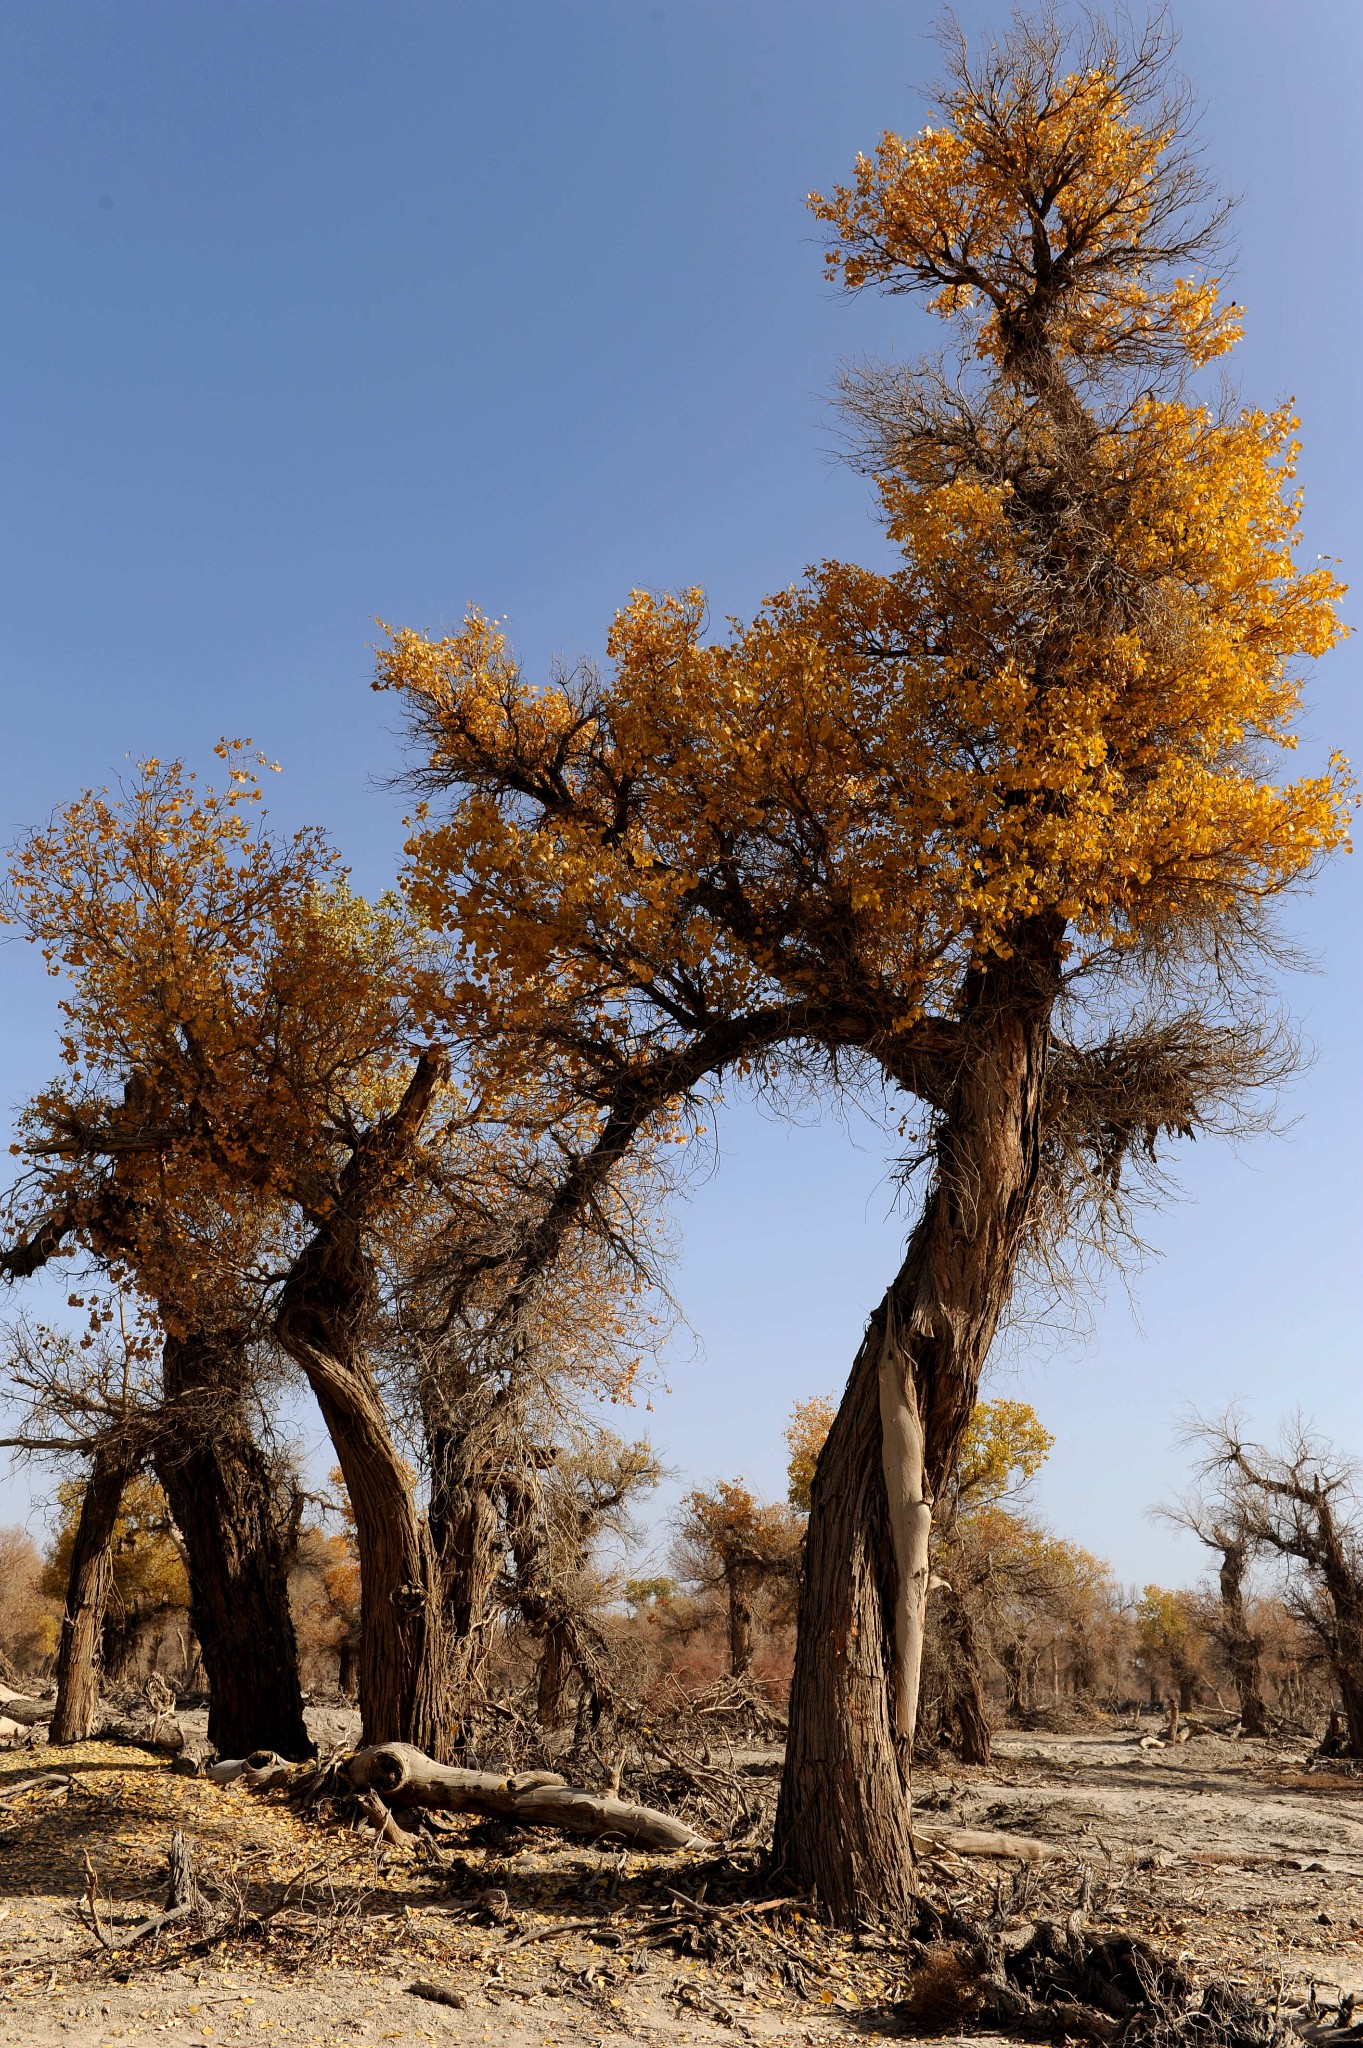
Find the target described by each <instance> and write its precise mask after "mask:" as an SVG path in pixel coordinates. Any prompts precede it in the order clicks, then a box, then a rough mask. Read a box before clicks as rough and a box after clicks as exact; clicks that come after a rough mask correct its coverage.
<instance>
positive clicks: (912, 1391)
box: [774, 924, 1059, 1927]
mask: <svg viewBox="0 0 1363 2048" xmlns="http://www.w3.org/2000/svg"><path fill="white" fill-rule="evenodd" d="M1058 937H1059V934H1058V932H1057V931H1056V929H1055V928H1054V927H1053V926H1051V925H1049V924H1047V925H1046V926H1044V927H1043V926H1038V927H1037V928H1036V929H1035V930H1034V931H1032V932H1030V933H1027V934H1024V935H1022V938H1021V940H1020V943H1019V945H1018V949H1017V951H1016V952H1015V954H1014V956H1013V958H1012V959H1011V960H1009V961H1007V962H1004V963H1001V964H1000V965H998V966H997V967H996V968H995V969H994V970H993V972H992V973H990V974H988V975H984V976H980V977H977V978H976V979H975V980H974V981H973V983H972V985H971V987H970V988H969V990H968V991H967V1004H966V1014H965V1018H964V1020H963V1026H962V1031H963V1043H962V1050H961V1055H960V1063H959V1067H958V1070H957V1077H956V1080H955V1084H954V1087H953V1089H952V1091H951V1094H950V1097H949V1099H948V1101H947V1102H945V1103H944V1104H943V1105H942V1111H941V1115H942V1124H941V1132H940V1136H939V1138H938V1142H937V1154H936V1156H937V1177H936V1181H935V1184H934V1186H933V1188H932V1191H931V1192H930V1194H929V1196H928V1198H927V1201H926V1203H925V1205H924V1210H923V1215H922V1218H921V1219H920V1221H919V1223H918V1225H917V1227H916V1229H915V1230H914V1232H913V1235H912V1237H911V1239H910V1241H909V1247H908V1252H907V1256H906V1257H905V1260H904V1264H903V1266H902V1268H901V1269H900V1272H899V1274H898V1276H897V1277H896V1279H895V1281H894V1284H893V1286H892V1287H891V1288H890V1290H889V1292H888V1294H887V1295H886V1296H885V1298H884V1300H883V1301H882V1302H881V1304H880V1306H879V1308H878V1309H877V1310H876V1312H875V1314H874V1315H873V1317H872V1318H871V1322H870V1326H869V1328H868V1330H867V1333H866V1336H865V1338H864V1340H863V1342H862V1346H861V1349H860V1351H859V1352H858V1354H857V1360H856V1364H855V1365H854V1367H853V1369H852V1376H851V1378H850V1380H849V1382H848V1386H847V1391H846V1393H845V1394H844V1396H843V1401H842V1406H841V1408H840V1410H839V1412H838V1416H837V1418H836V1420H835V1422H834V1424H833V1428H832V1429H831V1431H830V1432H829V1436H828V1441H827V1443H826V1444H825V1446H824V1449H823V1452H822V1454H821V1456H820V1459H819V1464H818V1469H817V1471H816V1474H815V1479H814V1486H813V1493H812V1502H811V1510H810V1519H809V1533H808V1537H807V1539H806V1554H805V1572H804V1580H803V1585H802V1592H801V1602H800V1619H799V1630H798V1635H797V1639H796V1654H795V1675H794V1681H793V1684H792V1688H791V1703H790V1734H789V1739H788V1742H787V1748H786V1764H785V1770H784V1773H783V1776H782V1781H781V1795H780V1802H779V1805H778V1809H777V1816H776V1836H775V1844H774V1849H775V1856H776V1860H777V1862H778V1863H779V1864H780V1865H781V1867H782V1868H783V1869H784V1871H785V1873H786V1875H787V1877H788V1878H790V1879H791V1880H792V1881H793V1882H794V1883H795V1884H797V1885H798V1886H799V1887H800V1888H801V1889H802V1890H809V1891H816V1892H817V1894H818V1898H819V1901H820V1904H821V1905H822V1907H823V1909H824V1910H825V1911H826V1912H827V1913H828V1914H829V1915H830V1916H831V1917H832V1918H833V1919H834V1921H835V1922H837V1923H838V1924H840V1925H842V1926H845V1927H854V1926H856V1925H857V1924H858V1923H859V1922H860V1921H861V1920H862V1919H865V1918H868V1917H870V1918H884V1917H886V1916H889V1917H891V1918H895V1919H898V1918H902V1917H904V1916H905V1915H906V1914H907V1912H908V1910H909V1906H910V1902H911V1899H912V1895H913V1871H912V1867H911V1857H910V1839H911V1830H910V1802H909V1789H908V1763H909V1758H910V1756H911V1754H912V1745H913V1735H914V1731H915V1726H916V1718H917V1705H918V1687H919V1676H920V1670H921V1661H922V1644H923V1625H924V1618H925V1615H926V1603H927V1596H928V1585H929V1575H928V1546H929V1539H930V1535H931V1521H932V1502H933V1499H934V1497H935V1496H936V1495H937V1494H939V1493H940V1492H941V1490H942V1487H943V1485H944V1483H945V1481H946V1480H947V1478H948V1477H949V1475H950V1472H951V1470H952V1467H953V1464H954V1462H955V1459H956V1456H957V1452H958V1450H959V1446H960V1442H961V1438H962V1436H963V1434H964V1431H965V1428H966V1425H967V1424H968V1422H969V1420H970V1415H971V1412H972V1410H973V1408H974V1405H975V1400H976V1395H977V1391H978V1387H979V1377H980V1371H981V1368H982V1367H983V1365H984V1361H985V1358H986V1357H987V1355H988V1351H989V1346H990V1344H991V1342H992V1340H993V1336H994V1332H995V1329H996V1327H997V1325H998V1320H999V1316H1000V1315H1001V1313H1002V1312H1003V1310H1004V1308H1005V1307H1006V1306H1007V1303H1008V1299H1009V1295H1010V1293H1011V1290H1012V1285H1013V1277H1014V1271H1015V1268H1016V1264H1017V1258H1018V1253H1019V1249H1020V1245H1021V1242H1022V1237H1023V1232H1024V1230H1025V1227H1026V1223H1027V1217H1028V1210H1029V1206H1030V1203H1031V1198H1032V1193H1033V1190H1034V1188H1035V1184H1036V1177H1037V1171H1038V1167H1039V1162H1040V1140H1041V1114H1042V1091H1043V1084H1044V1075H1045V1061H1046V1050H1047V1044H1048V1040H1049V1019H1050V1011H1051V1007H1052V1004H1053V1002H1054V999H1055V993H1056V987H1057V947H1058Z"/></svg>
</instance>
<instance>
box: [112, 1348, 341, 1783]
mask: <svg viewBox="0 0 1363 2048" xmlns="http://www.w3.org/2000/svg"><path fill="white" fill-rule="evenodd" d="M162 1379H163V1385H164V1389H165V1397H166V1401H167V1404H168V1408H169V1411H170V1415H171V1419H172V1420H173V1422H174V1424H175V1426H174V1428H173V1429H171V1430H169V1431H166V1432H164V1433H162V1434H161V1436H160V1437H159V1438H158V1441H157V1445H156V1448H155V1450H154V1453H153V1460H152V1462H153V1464H154V1467H155V1470H156V1476H157V1478H158V1479H159V1480H160V1482H161V1485H162V1487H163V1488H164V1489H165V1495H166V1499H167V1501H168V1502H169V1503H170V1511H171V1513H172V1515H173V1516H174V1518H175V1525H176V1527H177V1528H178V1530H179V1532H180V1536H181V1539H182V1541H183V1543H184V1547H185V1558H186V1564H187V1567H188V1572H189V1597H190V1614H191V1617H192V1619H193V1623H194V1633H195V1635H196V1636H197V1637H198V1639H199V1652H200V1655H201V1656H202V1658H203V1665H204V1670H205V1672H206V1673H207V1676H208V1739H209V1741H210V1742H211V1743H212V1744H213V1745H214V1747H215V1748H216V1749H217V1750H218V1752H219V1753H220V1754H221V1755H223V1756H248V1755H249V1754H250V1753H251V1751H252V1750H255V1749H271V1750H273V1751H274V1752H275V1753H276V1755H278V1756H288V1757H305V1756H310V1755H311V1754H312V1751H313V1744H312V1741H311V1738H310V1737H309V1735H308V1731H307V1727H306V1725H305V1723H304V1720H303V1696H302V1691H301V1688H300V1684H299V1676H298V1643H297V1639H296V1637H295V1634H294V1626H293V1614H292V1612H291V1610H290V1607H289V1587H288V1579H289V1566H290V1564H291V1562H292V1559H293V1551H294V1547H295V1543H296V1540H297V1533H298V1532H297V1521H298V1504H297V1501H296V1499H295V1497H294V1494H293V1490H292V1488H290V1489H288V1491H287V1493H286V1492H285V1490H284V1489H283V1488H281V1487H280V1485H279V1484H278V1480H277V1477H276V1474H275V1473H274V1472H273V1471H272V1470H271V1466H270V1460H269V1459H268V1458H267V1457H266V1455H265V1453H264V1451H262V1449H261V1447H260V1445H259V1444H258V1443H257V1442H256V1440H255V1437H254V1435H253V1433H252V1430H251V1426H250V1419H249V1416H248V1414H247V1410H246V1402H245V1389H246V1384H247V1367H246V1360H245V1354H244V1348H243V1345H242V1342H241V1340H240V1339H239V1338H237V1337H234V1336H229V1337H223V1336H219V1335H214V1336H207V1335H204V1334H202V1333H198V1334H190V1335H186V1336H178V1337H167V1339H166V1342H165V1346H164V1348H163V1351H162ZM177 1411H178V1413H177Z"/></svg>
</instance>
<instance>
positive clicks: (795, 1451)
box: [783, 1394, 838, 1515]
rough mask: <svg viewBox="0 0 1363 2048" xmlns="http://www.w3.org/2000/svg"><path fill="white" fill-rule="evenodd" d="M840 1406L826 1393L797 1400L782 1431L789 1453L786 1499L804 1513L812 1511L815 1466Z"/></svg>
mask: <svg viewBox="0 0 1363 2048" xmlns="http://www.w3.org/2000/svg"><path fill="white" fill-rule="evenodd" d="M837 1412H838V1411H837V1408H836V1407H835V1405H834V1403H833V1402H832V1401H830V1400H829V1399H828V1398H827V1397H826V1396H825V1395H823V1394H813V1395H811V1396H810V1398H809V1400H807V1401H797V1402H796V1403H795V1406H794V1407H793V1408H792V1409H791V1411H790V1420H789V1422H788V1423H787V1424H786V1426H785V1430H784V1432H783V1434H784V1436H785V1439H786V1449H787V1451H788V1453H789V1458H788V1462H787V1465H786V1481H787V1492H786V1498H787V1500H788V1501H789V1502H790V1504H791V1506H792V1507H793V1508H798V1510H799V1512H800V1513H801V1514H802V1515H807V1514H808V1513H809V1506H810V1501H809V1489H810V1488H811V1486H812V1485H813V1484H814V1467H815V1466H816V1465H817V1464H818V1462H819V1453H820V1451H821V1450H822V1449H823V1447H824V1444H825V1443H826V1441H827V1439H828V1432H829V1430H830V1429H831V1428H832V1427H833V1418H834V1416H835V1415H836V1414H837Z"/></svg>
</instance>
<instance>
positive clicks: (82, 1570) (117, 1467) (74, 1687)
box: [48, 1449, 137, 1743]
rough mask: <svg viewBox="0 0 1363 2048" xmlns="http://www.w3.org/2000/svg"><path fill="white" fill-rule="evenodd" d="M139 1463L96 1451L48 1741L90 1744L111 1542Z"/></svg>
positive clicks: (70, 1581) (69, 1585) (70, 1582)
mask: <svg viewBox="0 0 1363 2048" xmlns="http://www.w3.org/2000/svg"><path fill="white" fill-rule="evenodd" d="M136 1469H137V1460H136V1459H135V1458H133V1457H130V1456H128V1455H126V1454H124V1453H122V1452H120V1451H118V1450H116V1449H115V1450H99V1451H96V1453H95V1457H94V1462H93V1464H92V1465H91V1467H90V1477H89V1478H88V1479H87V1480H86V1482H85V1492H84V1494H83V1496H82V1498H81V1504H80V1518H79V1520H78V1521H77V1523H76V1538H75V1543H74V1544H73V1546H72V1550H71V1568H70V1571H69V1572H68V1573H67V1578H66V1609H65V1612H64V1613H63V1615H62V1633H61V1647H60V1648H59V1650H58V1652H57V1704H56V1707H55V1708H54V1710H53V1714H52V1725H51V1728H50V1730H49V1732H48V1740H49V1742H62V1743H65V1742H88V1741H89V1739H90V1737H91V1736H92V1735H93V1734H94V1732H95V1726H96V1723H97V1721H98V1719H99V1679H100V1669H101V1664H102V1657H101V1648H102V1640H103V1629H104V1606H105V1602H106V1601H107V1599H108V1597H109V1587H110V1585H111V1583H112V1581H113V1575H114V1561H113V1537H114V1529H115V1527H116V1525H117V1522H118V1511H119V1508H120V1507H121V1506H122V1504H123V1492H124V1488H125V1487H126V1486H127V1484H128V1481H129V1479H131V1477H132V1475H133V1473H134V1472H135V1471H136Z"/></svg>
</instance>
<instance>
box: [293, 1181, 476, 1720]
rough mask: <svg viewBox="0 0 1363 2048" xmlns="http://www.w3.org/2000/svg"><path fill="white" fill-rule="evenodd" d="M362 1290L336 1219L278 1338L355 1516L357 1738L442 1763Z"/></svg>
mask: <svg viewBox="0 0 1363 2048" xmlns="http://www.w3.org/2000/svg"><path fill="white" fill-rule="evenodd" d="M371 1293H372V1278H371V1275H370V1271H369V1267H368V1261H367V1259H366V1257H365V1253H364V1249H363V1244H362V1242H361V1239H360V1234H359V1231H358V1228H357V1227H356V1226H355V1225H354V1224H353V1223H352V1222H351V1221H350V1220H349V1219H347V1218H346V1217H345V1216H343V1215H339V1214H338V1215H337V1216H336V1217H335V1218H334V1219H333V1221H332V1222H331V1223H329V1224H328V1225H327V1226H326V1227H324V1228H323V1229H319V1230H318V1231H317V1232H316V1234H315V1235H314V1236H313V1238H312V1239H311V1240H310V1241H309V1243H308V1244H307V1245H306V1246H305V1247H304V1249H303V1251H302V1253H301V1254H300V1255H299V1258H298V1259H297V1261H296V1262H295V1265H294V1267H293V1270H292V1272H291V1273H290V1275H289V1278H288V1280H287V1281H286V1283H285V1286H284V1290H283V1293H282V1295H281V1298H280V1305H279V1310H278V1315H277V1319H276V1331H277V1334H278V1337H279V1341H280V1343H281V1344H282V1345H283V1346H284V1349H285V1350H286V1351H287V1352H288V1354H289V1356H290V1357H291V1358H292V1359H294V1360H295V1362H296V1363H297V1364H298V1365H299V1366H300V1367H301V1368H302V1370H303V1372H304V1373H305V1374H306V1375H307V1379H308V1383H309V1385H310V1386H311V1388H312V1391H313V1393H314V1395H315V1396H316V1399H317V1405H318V1407H319V1408H320V1409H321V1411H322V1420H323V1421H324V1422H325V1424H326V1426H327V1431H328V1434H329V1435H330V1437H331V1441H332V1444H333V1446H334V1448H335V1451H336V1456H337V1460H338V1461H339V1464H340V1467H341V1475H342V1477H343V1478H344V1480H345V1484H346V1490H347V1492H348V1493H349V1495H350V1505H351V1508H352V1510H353V1512H354V1516H355V1543H356V1548H357V1550H358V1552H359V1561H360V1655H359V1699H360V1714H361V1718H362V1721H363V1726H364V1740H365V1742H366V1743H367V1744H379V1743H385V1742H409V1743H411V1744H413V1746H414V1747H416V1748H418V1749H422V1750H424V1751H426V1752H427V1754H428V1755H430V1756H434V1757H438V1758H440V1759H441V1760H444V1759H446V1758H447V1757H448V1756H449V1755H450V1750H451V1744H452V1743H453V1741H454V1736H455V1723H454V1712H453V1702H452V1699H451V1694H450V1668H449V1657H448V1654H447V1648H446V1633H445V1627H444V1617H443V1612H442V1602H441V1588H440V1574H439V1570H438V1567H437V1564H436V1558H435V1551H434V1547H433V1545H432V1543H431V1540H430V1534H429V1531H428V1529H427V1526H426V1523H425V1521H424V1519H423V1517H422V1516H421V1514H420V1512H419V1511H418V1508H417V1503H416V1495H415V1490H414V1485H413V1479H412V1474H411V1472H410V1470H409V1468H408V1466H407V1465H406V1463H405V1461H404V1460H403V1458H402V1456H401V1454H400V1452H399V1450H398V1448H397V1445H396V1444H395V1443H394V1441H393V1432H392V1428H391V1426H390V1424H389V1419H388V1414H387V1410H386V1409H385V1407H384V1404H383V1396H382V1395H381V1393H380V1391H379V1388H378V1385H377V1382H376V1381H375V1378H374V1375H373V1372H372V1370H371V1368H370V1364H369V1359H368V1356H367V1354H366V1351H365V1348H364V1343H363V1336H362V1330H363V1323H364V1319H365V1316H366V1314H367V1311H368V1309H369V1307H370V1296H371Z"/></svg>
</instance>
